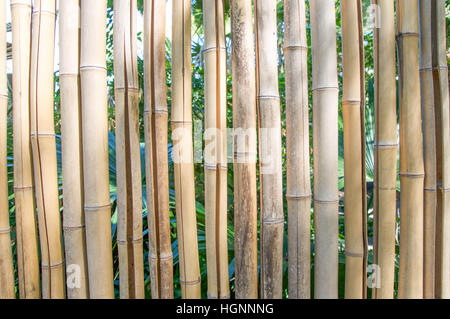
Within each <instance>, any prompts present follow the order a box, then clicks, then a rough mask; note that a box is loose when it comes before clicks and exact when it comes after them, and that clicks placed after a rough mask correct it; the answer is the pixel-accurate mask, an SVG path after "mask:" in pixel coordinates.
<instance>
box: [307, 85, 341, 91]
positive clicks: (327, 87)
mask: <svg viewBox="0 0 450 319" xmlns="http://www.w3.org/2000/svg"><path fill="white" fill-rule="evenodd" d="M326 90H339V87H338V86H337V85H336V86H334V85H332V86H317V87H313V88H312V91H313V92H315V91H326Z"/></svg>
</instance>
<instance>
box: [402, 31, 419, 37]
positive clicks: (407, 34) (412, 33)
mask: <svg viewBox="0 0 450 319" xmlns="http://www.w3.org/2000/svg"><path fill="white" fill-rule="evenodd" d="M397 37H398V38H403V37H404V38H407V37H417V38H418V37H419V33H418V32H400V33H398V35H397Z"/></svg>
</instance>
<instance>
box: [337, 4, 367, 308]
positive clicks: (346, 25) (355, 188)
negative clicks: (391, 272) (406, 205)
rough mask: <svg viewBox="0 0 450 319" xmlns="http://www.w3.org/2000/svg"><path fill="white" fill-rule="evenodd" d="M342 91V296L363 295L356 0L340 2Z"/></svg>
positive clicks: (361, 123) (359, 36)
mask: <svg viewBox="0 0 450 319" xmlns="http://www.w3.org/2000/svg"><path fill="white" fill-rule="evenodd" d="M341 13H342V52H343V57H344V58H343V78H344V92H343V96H342V115H343V119H344V171H345V175H344V183H345V198H344V205H345V260H346V262H345V298H347V299H361V298H365V297H366V290H367V289H366V288H367V283H366V277H367V221H366V170H365V167H366V165H365V146H366V145H365V127H364V52H363V51H364V43H363V31H362V17H361V15H362V11H361V2H360V1H359V0H347V1H342V2H341Z"/></svg>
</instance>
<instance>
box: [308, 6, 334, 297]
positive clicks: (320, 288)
mask: <svg viewBox="0 0 450 319" xmlns="http://www.w3.org/2000/svg"><path fill="white" fill-rule="evenodd" d="M310 6H311V7H310V10H311V42H312V47H313V89H312V90H313V107H314V110H313V135H314V137H313V138H314V139H313V141H314V193H315V194H314V224H315V238H316V242H315V260H314V265H315V283H314V285H315V289H314V295H315V298H332V299H336V298H337V297H338V204H339V198H338V187H337V185H338V176H337V172H338V125H337V124H338V93H339V91H338V80H337V57H336V20H335V7H334V1H333V0H315V1H311V2H310Z"/></svg>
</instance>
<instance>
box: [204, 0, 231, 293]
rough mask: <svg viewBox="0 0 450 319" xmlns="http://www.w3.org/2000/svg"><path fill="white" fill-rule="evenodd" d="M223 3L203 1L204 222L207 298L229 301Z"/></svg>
mask: <svg viewBox="0 0 450 319" xmlns="http://www.w3.org/2000/svg"><path fill="white" fill-rule="evenodd" d="M223 6H224V4H223V0H215V1H211V0H204V1H203V21H204V30H205V44H204V48H203V52H204V56H205V129H206V134H205V139H206V147H205V218H206V251H207V254H206V258H207V271H208V298H214V299H217V298H220V299H224V298H229V297H230V288H229V284H228V246H227V149H226V147H227V142H226V134H227V132H226V105H227V103H226V102H227V101H226V48H225V29H224V28H225V23H224V12H223Z"/></svg>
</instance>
